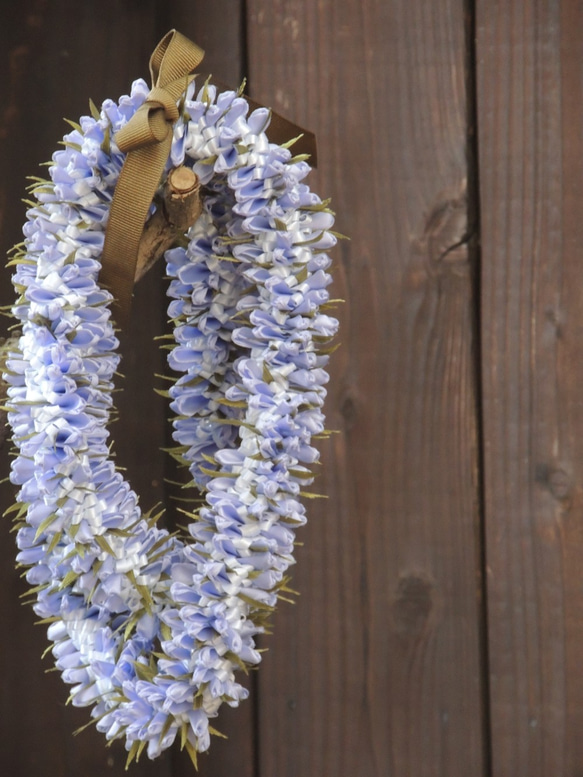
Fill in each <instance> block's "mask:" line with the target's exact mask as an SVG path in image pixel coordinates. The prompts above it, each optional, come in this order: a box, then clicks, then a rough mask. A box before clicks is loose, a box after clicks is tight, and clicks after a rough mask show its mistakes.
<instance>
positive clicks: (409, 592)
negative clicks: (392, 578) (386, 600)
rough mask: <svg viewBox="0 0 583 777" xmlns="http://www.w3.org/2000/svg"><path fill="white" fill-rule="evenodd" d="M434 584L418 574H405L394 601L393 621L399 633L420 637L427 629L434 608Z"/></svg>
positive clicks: (405, 635)
mask: <svg viewBox="0 0 583 777" xmlns="http://www.w3.org/2000/svg"><path fill="white" fill-rule="evenodd" d="M434 588H435V586H434V584H433V583H432V582H431V581H430V580H427V579H426V578H424V577H421V576H420V575H418V574H407V575H403V576H402V577H401V578H400V579H399V582H398V585H397V591H396V595H395V600H394V602H393V613H392V614H393V623H394V627H395V631H396V633H397V634H399V635H400V636H403V637H418V636H420V635H421V634H422V633H423V631H424V630H425V627H426V624H427V621H428V619H429V615H430V613H431V611H432V609H433V592H434Z"/></svg>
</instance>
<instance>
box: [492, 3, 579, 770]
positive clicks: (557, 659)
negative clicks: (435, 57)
mask: <svg viewBox="0 0 583 777" xmlns="http://www.w3.org/2000/svg"><path fill="white" fill-rule="evenodd" d="M582 24H583V8H582V6H581V3H580V2H578V1H577V0H564V2H562V3H555V2H550V1H549V0H509V1H508V2H504V3H491V2H484V1H483V0H482V1H480V2H478V3H477V61H478V108H479V127H478V137H479V146H480V192H481V213H482V216H481V221H482V343H483V346H482V352H483V361H482V369H483V397H484V434H485V469H484V472H485V495H486V529H487V545H486V547H487V564H488V611H489V627H488V628H489V635H490V640H489V643H490V678H491V710H492V751H493V775H494V777H548V775H553V776H554V775H556V776H557V777H563V776H564V777H567V776H568V777H575V775H580V774H582V773H583V740H582V738H581V727H582V725H583V679H582V674H581V662H582V659H583V571H582V570H583V566H582V564H581V557H582V555H583V530H582V527H583V523H582V521H581V516H582V509H583V444H582V442H581V440H582V436H581V429H583V409H582V405H581V389H580V386H581V383H582V381H583V367H582V365H583V347H582V345H581V344H582V342H583V341H582V338H581V333H582V331H583V304H582V302H583V298H582V294H581V288H582V285H581V245H582V244H583V219H582V218H581V207H582V202H583V185H582V181H583V161H582V160H583V132H582V128H583V113H582V109H581V99H580V95H581V92H582V90H583V50H582V48H581V30H582V29H583V27H582Z"/></svg>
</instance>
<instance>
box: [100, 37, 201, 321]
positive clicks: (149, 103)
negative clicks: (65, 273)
mask: <svg viewBox="0 0 583 777" xmlns="http://www.w3.org/2000/svg"><path fill="white" fill-rule="evenodd" d="M203 57H204V51H203V50H202V49H201V48H199V47H198V46H197V45H196V44H195V43H192V42H191V41H190V40H188V38H185V37H184V35H181V34H180V33H179V32H177V31H176V30H171V31H170V32H169V33H167V34H166V35H165V36H164V37H163V38H162V40H161V41H160V43H159V44H158V45H157V46H156V48H155V49H154V52H153V54H152V56H151V57H150V73H151V75H152V84H153V87H152V90H151V91H150V93H149V94H148V97H147V98H146V102H145V103H144V104H143V105H142V106H141V107H140V108H139V109H138V110H137V111H136V113H135V114H134V115H133V116H132V118H131V119H130V121H129V122H128V123H127V124H126V125H125V127H122V129H120V130H119V132H117V133H116V135H115V142H116V143H117V145H118V147H119V149H120V151H123V152H125V153H127V158H126V160H125V163H124V166H123V168H122V170H121V173H120V176H119V179H118V182H117V185H116V187H115V194H114V197H113V201H112V203H111V208H110V211H109V221H108V226H107V231H106V233H105V244H104V247H103V254H102V258H101V264H102V269H101V273H100V281H101V282H102V283H103V285H104V286H106V287H107V288H108V289H109V290H110V291H111V292H112V294H113V295H114V297H115V299H116V304H117V307H118V310H117V315H116V318H117V319H118V323H119V324H123V323H126V321H125V320H126V319H127V317H128V315H129V310H130V306H131V299H132V293H133V288H134V278H135V274H136V262H137V259H138V247H139V245H140V238H141V236H142V232H143V229H144V223H145V221H146V218H147V216H148V211H149V210H150V206H151V204H152V200H153V199H154V194H155V193H156V189H157V188H158V184H159V183H160V178H161V176H162V173H163V172H164V166H165V164H166V160H167V159H168V155H169V154H170V148H171V145H172V128H173V125H174V122H175V121H176V119H177V118H178V108H177V107H176V103H177V101H178V99H179V98H180V95H181V94H182V93H183V92H184V90H185V89H186V87H187V86H188V84H189V82H190V81H191V80H192V76H191V75H190V73H191V72H192V71H193V70H194V68H195V67H197V66H198V65H199V64H200V62H202V59H203Z"/></svg>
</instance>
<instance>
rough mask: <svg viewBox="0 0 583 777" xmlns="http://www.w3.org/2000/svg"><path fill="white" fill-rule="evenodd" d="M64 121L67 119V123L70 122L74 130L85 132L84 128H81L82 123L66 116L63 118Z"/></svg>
mask: <svg viewBox="0 0 583 777" xmlns="http://www.w3.org/2000/svg"><path fill="white" fill-rule="evenodd" d="M63 121H66V122H67V124H68V125H69V126H70V127H73V129H74V130H77V132H81V133H83V130H82V129H81V125H80V124H79V123H78V122H76V121H71V119H66V118H63Z"/></svg>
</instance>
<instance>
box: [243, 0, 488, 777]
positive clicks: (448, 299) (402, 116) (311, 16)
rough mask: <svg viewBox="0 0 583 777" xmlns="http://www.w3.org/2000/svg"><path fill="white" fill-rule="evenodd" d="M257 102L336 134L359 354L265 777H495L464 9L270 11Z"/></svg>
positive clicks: (330, 450)
mask: <svg viewBox="0 0 583 777" xmlns="http://www.w3.org/2000/svg"><path fill="white" fill-rule="evenodd" d="M247 9H248V36H249V37H248V57H249V69H250V73H249V75H250V92H251V95H252V96H253V97H254V98H256V99H258V100H262V101H263V102H265V103H266V104H269V105H271V106H272V107H273V108H274V109H275V110H277V111H279V112H280V113H284V114H286V115H288V116H289V117H290V118H291V119H293V120H295V121H297V122H298V123H300V124H303V125H304V126H306V127H308V128H310V129H313V130H315V131H316V133H317V135H318V138H319V166H320V167H319V170H318V172H317V173H316V174H313V176H312V177H311V184H312V186H313V187H314V188H315V189H316V191H318V192H319V193H320V194H321V195H322V196H324V197H325V196H329V195H331V196H332V197H333V205H334V207H335V209H336V210H337V212H338V214H339V217H338V228H339V229H340V231H341V232H344V233H348V234H349V235H350V237H351V240H352V241H351V243H349V244H348V243H342V244H341V245H340V246H339V247H338V248H336V249H335V250H334V258H335V261H336V271H335V278H336V284H335V286H334V290H333V296H334V297H344V298H346V304H345V305H343V306H341V308H340V310H339V315H340V318H341V334H340V338H339V339H340V340H341V342H342V348H341V350H340V351H339V352H337V354H335V355H334V357H333V360H332V378H331V382H330V393H329V398H328V403H327V408H326V410H327V414H328V416H329V421H328V425H329V426H330V427H331V428H337V429H340V432H341V434H339V435H337V436H335V437H333V439H332V441H331V442H330V443H329V444H327V445H325V446H323V462H322V463H323V466H322V473H323V474H322V476H321V478H320V479H319V480H318V481H317V484H318V485H319V487H320V489H321V490H322V491H323V492H325V493H326V494H327V495H328V497H329V499H327V500H325V501H324V500H322V501H321V502H315V503H312V502H311V503H310V504H309V505H308V508H309V510H308V516H309V519H310V524H309V526H308V527H307V528H306V529H305V530H303V531H302V536H300V537H299V539H300V540H301V541H304V542H305V544H306V545H305V547H304V548H301V549H299V551H298V559H299V565H298V569H297V570H296V572H295V575H294V583H293V585H294V587H295V588H298V589H299V590H300V591H301V592H302V596H301V597H300V600H299V602H298V604H297V605H296V606H295V608H294V609H293V610H292V609H291V608H282V609H281V611H280V612H279V613H278V614H277V616H276V618H275V635H274V636H273V637H270V638H269V639H267V640H266V641H265V645H266V646H268V647H269V648H270V652H269V653H268V654H267V656H266V658H265V665H264V666H263V667H262V670H261V671H260V673H259V686H260V710H259V721H260V725H259V733H258V736H259V752H260V761H259V763H260V774H261V777H275V775H277V777H292V775H293V777H295V776H296V775H308V774H331V775H332V774H333V775H335V777H345V776H346V777H348V775H350V776H351V777H352V775H355V774H359V775H366V777H377V776H378V777H381V776H382V777H386V776H387V775H390V777H405V776H406V777H418V776H420V775H423V777H433V776H434V775H435V776H436V775H443V776H444V777H445V776H446V775H447V777H457V776H458V775H459V777H462V776H463V777H466V776H467V775H468V774H472V775H476V776H477V777H478V776H479V775H482V774H483V773H484V772H483V763H484V743H483V739H482V707H481V697H480V694H481V682H480V674H481V654H480V644H479V635H480V618H481V614H480V603H479V586H480V575H479V567H480V565H479V538H478V534H479V532H478V528H479V508H478V501H479V489H478V477H477V444H476V380H475V368H476V359H475V352H474V341H473V331H474V321H473V306H474V304H475V295H474V283H473V281H474V279H473V271H472V264H471V261H470V256H469V252H468V245H467V240H468V230H469V227H468V204H467V192H466V181H467V174H468V171H467V162H466V154H467V98H466V86H465V69H466V66H467V50H466V38H465V30H464V22H465V20H464V4H463V3H462V2H456V1H455V0H440V2H435V3H424V2H402V1H401V0H390V1H389V2H384V3H373V2H363V3H348V2H343V3H334V2H332V1H331V0H322V1H321V2H318V3H311V2H308V0H288V1H287V2H283V0H277V1H276V2H273V0H272V1H271V2H266V1H265V0H248V2H247Z"/></svg>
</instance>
